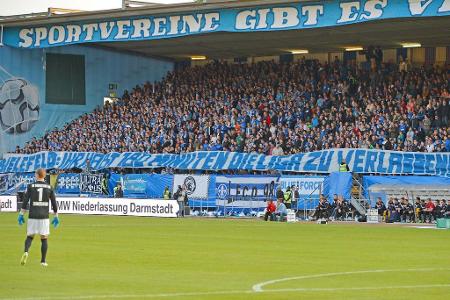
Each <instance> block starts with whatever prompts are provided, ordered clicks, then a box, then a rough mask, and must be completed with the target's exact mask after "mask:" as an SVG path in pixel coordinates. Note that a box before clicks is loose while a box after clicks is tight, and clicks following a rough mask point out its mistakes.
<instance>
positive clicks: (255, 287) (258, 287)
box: [252, 268, 450, 292]
mask: <svg viewBox="0 0 450 300" xmlns="http://www.w3.org/2000/svg"><path fill="white" fill-rule="evenodd" d="M447 270H450V269H445V268H444V269H443V268H419V269H392V270H364V271H350V272H336V273H323V274H314V275H303V276H295V277H285V278H279V279H274V280H268V281H264V282H260V283H257V284H255V285H253V287H252V290H253V291H254V292H262V291H264V290H263V286H266V285H270V284H274V283H279V282H284V281H291V280H300V279H311V278H321V277H330V276H341V275H354V274H366V273H386V272H427V271H447Z"/></svg>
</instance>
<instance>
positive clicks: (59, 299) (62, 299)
mask: <svg viewBox="0 0 450 300" xmlns="http://www.w3.org/2000/svg"><path fill="white" fill-rule="evenodd" d="M425 288H450V284H428V285H398V286H376V287H375V286H373V287H348V288H285V289H270V290H262V291H260V292H255V291H253V290H229V291H216V292H190V293H165V294H140V295H117V294H113V295H86V296H49V297H33V298H0V300H89V299H125V298H141V299H143V298H171V297H191V296H214V295H233V294H257V293H280V292H338V291H370V290H383V289H425Z"/></svg>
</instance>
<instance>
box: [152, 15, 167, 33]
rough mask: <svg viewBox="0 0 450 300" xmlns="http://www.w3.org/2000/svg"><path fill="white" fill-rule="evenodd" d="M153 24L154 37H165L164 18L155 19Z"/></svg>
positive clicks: (165, 20)
mask: <svg viewBox="0 0 450 300" xmlns="http://www.w3.org/2000/svg"><path fill="white" fill-rule="evenodd" d="M153 22H154V23H155V31H154V32H153V35H154V36H158V35H165V34H166V32H167V28H166V22H167V19H166V18H155V19H153Z"/></svg>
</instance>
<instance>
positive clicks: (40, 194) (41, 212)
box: [22, 181, 58, 219]
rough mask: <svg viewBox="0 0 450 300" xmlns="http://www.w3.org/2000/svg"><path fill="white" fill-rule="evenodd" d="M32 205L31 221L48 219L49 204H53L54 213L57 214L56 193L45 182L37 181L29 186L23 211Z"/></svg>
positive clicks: (30, 209)
mask: <svg viewBox="0 0 450 300" xmlns="http://www.w3.org/2000/svg"><path fill="white" fill-rule="evenodd" d="M28 202H29V203H30V208H29V215H28V217H29V218H30V219H48V214H49V202H51V205H52V210H53V212H55V213H56V212H57V211H58V208H57V205H56V198H55V192H54V191H53V190H52V188H51V186H50V185H49V184H47V183H45V182H41V181H36V182H34V183H32V184H30V185H28V188H27V191H26V193H25V197H24V200H23V203H22V209H27V206H28Z"/></svg>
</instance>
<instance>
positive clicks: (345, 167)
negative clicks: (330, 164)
mask: <svg viewBox="0 0 450 300" xmlns="http://www.w3.org/2000/svg"><path fill="white" fill-rule="evenodd" d="M339 172H350V168H349V167H348V165H347V163H346V162H345V159H342V162H341V164H340V165H339Z"/></svg>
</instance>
